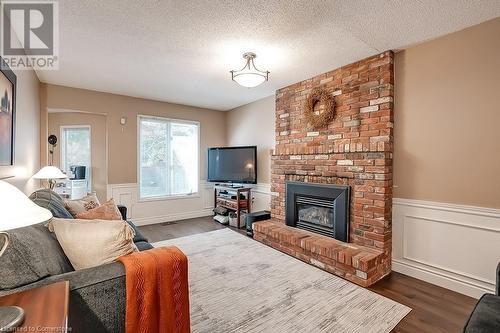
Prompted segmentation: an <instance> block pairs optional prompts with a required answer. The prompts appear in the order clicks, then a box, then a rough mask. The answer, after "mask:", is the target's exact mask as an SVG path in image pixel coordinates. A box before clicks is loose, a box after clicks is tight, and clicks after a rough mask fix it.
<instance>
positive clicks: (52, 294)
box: [0, 281, 69, 333]
mask: <svg viewBox="0 0 500 333" xmlns="http://www.w3.org/2000/svg"><path fill="white" fill-rule="evenodd" d="M68 303H69V282H68V281H61V282H56V283H52V284H49V285H45V286H41V287H38V288H33V289H29V290H25V291H20V292H18V293H14V294H10V295H7V296H3V297H0V306H9V305H16V306H19V307H21V308H22V309H23V310H24V322H23V323H22V324H21V326H19V327H18V329H17V330H15V331H14V332H35V331H36V332H38V331H40V332H63V333H65V332H67V327H68Z"/></svg>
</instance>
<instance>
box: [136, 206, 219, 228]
mask: <svg viewBox="0 0 500 333" xmlns="http://www.w3.org/2000/svg"><path fill="white" fill-rule="evenodd" d="M212 214H213V212H212V208H209V209H206V208H205V209H201V210H196V211H190V212H183V213H172V214H167V215H159V216H151V217H138V218H134V219H133V222H134V224H135V225H138V226H142V225H148V224H157V223H163V222H171V221H179V220H186V219H192V218H196V217H203V216H211V215H212Z"/></svg>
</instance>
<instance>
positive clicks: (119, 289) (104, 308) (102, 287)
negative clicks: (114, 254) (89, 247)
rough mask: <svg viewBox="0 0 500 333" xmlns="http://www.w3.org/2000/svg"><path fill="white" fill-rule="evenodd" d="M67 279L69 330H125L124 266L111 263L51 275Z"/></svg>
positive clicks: (103, 332)
mask: <svg viewBox="0 0 500 333" xmlns="http://www.w3.org/2000/svg"><path fill="white" fill-rule="evenodd" d="M48 280H51V282H55V281H64V280H66V281H69V288H70V301H69V327H71V330H72V331H73V332H92V333H111V332H125V310H126V297H127V296H126V286H125V267H124V266H123V265H122V264H121V263H119V262H114V263H111V264H106V265H102V266H97V267H93V268H88V269H82V270H78V271H74V272H69V273H66V274H61V275H56V276H51V277H49V278H48Z"/></svg>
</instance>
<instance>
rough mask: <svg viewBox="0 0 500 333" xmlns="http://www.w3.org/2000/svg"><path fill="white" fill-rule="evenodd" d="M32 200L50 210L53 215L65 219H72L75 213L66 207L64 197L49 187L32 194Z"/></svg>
mask: <svg viewBox="0 0 500 333" xmlns="http://www.w3.org/2000/svg"><path fill="white" fill-rule="evenodd" d="M30 199H31V201H33V202H34V203H36V204H37V205H38V206H40V207H43V208H46V209H48V210H50V212H51V213H52V216H54V217H60V218H63V219H71V218H73V215H71V213H70V212H68V210H67V209H66V208H65V206H64V202H63V199H62V198H61V197H60V196H59V194H57V193H56V192H54V191H52V190H49V189H42V190H38V191H35V192H33V193H32V194H31V195H30Z"/></svg>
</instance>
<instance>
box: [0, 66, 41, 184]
mask: <svg viewBox="0 0 500 333" xmlns="http://www.w3.org/2000/svg"><path fill="white" fill-rule="evenodd" d="M14 73H15V74H16V76H17V99H16V137H15V156H14V159H15V161H14V166H10V167H9V166H5V167H0V177H5V176H14V178H11V179H9V180H8V181H9V182H10V183H12V184H14V185H15V186H17V187H18V188H19V189H21V190H22V191H24V192H25V193H26V194H30V193H31V192H33V191H34V190H35V189H37V188H38V187H39V182H38V181H35V180H33V179H31V176H33V174H35V173H36V172H37V171H38V169H39V168H40V151H39V149H38V147H40V125H39V124H40V97H39V85H40V81H38V77H37V76H36V74H35V72H34V71H33V70H14Z"/></svg>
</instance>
